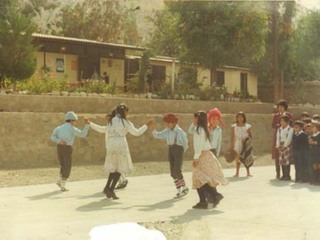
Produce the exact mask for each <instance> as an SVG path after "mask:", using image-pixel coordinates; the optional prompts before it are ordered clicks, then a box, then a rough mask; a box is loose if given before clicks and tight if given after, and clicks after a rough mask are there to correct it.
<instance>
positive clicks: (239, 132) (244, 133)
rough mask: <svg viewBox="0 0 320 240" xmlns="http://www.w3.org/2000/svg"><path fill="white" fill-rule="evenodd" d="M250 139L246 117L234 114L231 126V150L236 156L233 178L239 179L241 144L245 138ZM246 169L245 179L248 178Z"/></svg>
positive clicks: (249, 128) (248, 171) (240, 113)
mask: <svg viewBox="0 0 320 240" xmlns="http://www.w3.org/2000/svg"><path fill="white" fill-rule="evenodd" d="M248 137H249V138H252V129H251V125H250V124H248V123H247V117H246V115H245V113H244V112H238V113H237V114H236V123H234V124H232V125H231V141H230V142H231V149H234V150H235V151H236V153H237V155H236V174H235V175H234V177H239V170H240V164H241V162H240V154H241V151H242V148H243V144H244V142H245V140H246V139H247V138H248ZM246 169H247V177H250V176H251V174H250V169H249V168H246Z"/></svg>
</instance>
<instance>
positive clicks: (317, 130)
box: [272, 100, 320, 185]
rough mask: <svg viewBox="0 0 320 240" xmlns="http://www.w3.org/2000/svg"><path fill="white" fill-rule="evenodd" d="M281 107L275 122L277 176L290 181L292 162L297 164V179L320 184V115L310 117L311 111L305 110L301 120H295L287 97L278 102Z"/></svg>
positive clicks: (301, 181)
mask: <svg viewBox="0 0 320 240" xmlns="http://www.w3.org/2000/svg"><path fill="white" fill-rule="evenodd" d="M277 110H278V111H277V113H275V114H274V117H273V123H272V126H273V127H274V128H275V134H274V151H273V154H274V158H275V164H276V173H277V175H276V178H278V179H280V180H284V181H290V180H291V176H290V165H291V164H294V166H295V182H297V183H307V182H309V183H311V184H315V185H320V123H319V120H320V118H319V116H318V115H314V116H313V117H312V118H310V116H309V114H308V113H306V112H304V113H302V114H301V116H300V119H299V120H296V121H293V116H292V114H291V113H290V112H288V104H287V102H286V101H284V100H281V101H279V102H278V104H277ZM280 168H281V169H282V176H281V174H280Z"/></svg>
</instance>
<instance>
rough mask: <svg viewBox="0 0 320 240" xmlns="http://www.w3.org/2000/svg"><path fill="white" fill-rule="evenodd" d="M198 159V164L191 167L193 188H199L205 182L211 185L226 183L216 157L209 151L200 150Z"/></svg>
mask: <svg viewBox="0 0 320 240" xmlns="http://www.w3.org/2000/svg"><path fill="white" fill-rule="evenodd" d="M198 161H199V164H198V166H197V167H195V168H193V172H192V188H193V189H196V188H200V187H202V186H203V185H205V184H209V186H211V187H216V186H218V185H227V184H228V180H227V179H226V178H225V177H224V174H223V172H222V167H221V165H220V163H219V161H218V159H217V158H216V157H215V156H214V154H213V153H212V152H211V151H209V150H208V151H202V153H201V155H200V157H199V160H198Z"/></svg>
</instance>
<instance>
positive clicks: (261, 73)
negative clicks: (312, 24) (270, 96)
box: [253, 1, 296, 101]
mask: <svg viewBox="0 0 320 240" xmlns="http://www.w3.org/2000/svg"><path fill="white" fill-rule="evenodd" d="M264 5H265V11H266V13H267V14H268V19H269V21H268V23H269V24H268V29H269V31H268V36H267V37H266V41H265V48H266V51H265V55H264V56H263V57H262V58H261V59H260V60H259V61H258V62H255V63H254V64H253V69H254V70H255V72H256V73H257V74H258V79H259V80H260V81H262V82H272V84H273V86H274V100H275V101H278V100H279V99H280V98H283V81H284V80H285V81H290V80H292V72H293V71H294V62H293V59H294V57H293V51H292V49H293V46H294V45H293V44H294V43H293V36H294V32H295V31H294V24H293V20H294V17H295V13H296V6H295V2H294V1H272V2H265V3H264Z"/></svg>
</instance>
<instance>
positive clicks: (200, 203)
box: [192, 202, 208, 209]
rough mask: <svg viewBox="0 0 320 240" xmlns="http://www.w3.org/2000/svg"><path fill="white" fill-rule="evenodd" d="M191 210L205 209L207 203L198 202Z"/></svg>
mask: <svg viewBox="0 0 320 240" xmlns="http://www.w3.org/2000/svg"><path fill="white" fill-rule="evenodd" d="M192 208H194V209H207V208H208V203H207V202H198V203H197V204H196V205H194V206H193V207H192Z"/></svg>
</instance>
